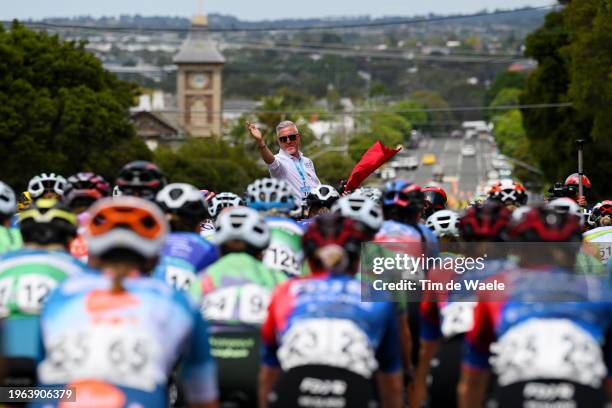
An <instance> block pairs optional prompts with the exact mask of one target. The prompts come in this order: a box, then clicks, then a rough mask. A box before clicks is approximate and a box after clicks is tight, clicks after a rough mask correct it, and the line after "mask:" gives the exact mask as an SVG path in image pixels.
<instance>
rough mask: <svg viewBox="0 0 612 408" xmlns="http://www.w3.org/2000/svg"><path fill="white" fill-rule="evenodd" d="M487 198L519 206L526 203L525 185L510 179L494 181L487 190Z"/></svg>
mask: <svg viewBox="0 0 612 408" xmlns="http://www.w3.org/2000/svg"><path fill="white" fill-rule="evenodd" d="M489 198H491V199H493V200H498V201H501V202H502V203H504V204H505V205H510V204H514V205H518V206H521V205H525V204H527V192H526V191H525V187H523V185H522V184H521V183H520V182H518V181H515V180H510V179H504V180H501V181H499V182H497V183H495V184H494V185H493V186H492V187H491V190H490V191H489Z"/></svg>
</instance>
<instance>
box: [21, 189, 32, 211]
mask: <svg viewBox="0 0 612 408" xmlns="http://www.w3.org/2000/svg"><path fill="white" fill-rule="evenodd" d="M30 204H32V196H31V195H30V192H29V191H24V192H22V193H21V194H19V198H17V210H18V211H23V210H25V209H26V208H28V207H29V206H30Z"/></svg>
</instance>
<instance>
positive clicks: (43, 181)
mask: <svg viewBox="0 0 612 408" xmlns="http://www.w3.org/2000/svg"><path fill="white" fill-rule="evenodd" d="M65 187H66V179H65V178H63V177H62V176H60V175H59V174H55V173H49V174H46V173H42V174H40V175H38V176H34V177H32V179H31V180H30V182H29V183H28V192H29V193H30V196H31V197H32V199H33V200H35V199H37V198H40V197H42V195H43V194H45V192H46V191H47V192H49V191H52V192H54V193H55V194H57V195H59V196H60V197H63V196H64V188H65Z"/></svg>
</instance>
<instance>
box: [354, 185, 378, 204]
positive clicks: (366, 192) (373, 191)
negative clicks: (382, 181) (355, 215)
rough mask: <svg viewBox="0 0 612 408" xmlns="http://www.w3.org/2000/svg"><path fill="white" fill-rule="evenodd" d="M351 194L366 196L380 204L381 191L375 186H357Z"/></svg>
mask: <svg viewBox="0 0 612 408" xmlns="http://www.w3.org/2000/svg"><path fill="white" fill-rule="evenodd" d="M353 194H359V195H363V196H366V197H368V198H369V199H370V200H372V201H374V202H376V203H377V204H380V198H381V197H382V191H380V189H378V188H376V187H370V186H365V187H359V188H357V189H356V190H355V192H354V193H353Z"/></svg>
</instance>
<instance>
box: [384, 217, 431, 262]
mask: <svg viewBox="0 0 612 408" xmlns="http://www.w3.org/2000/svg"><path fill="white" fill-rule="evenodd" d="M406 238H408V239H411V240H414V242H426V243H427V255H429V256H438V254H439V253H440V249H439V246H438V238H437V237H436V236H435V235H434V233H433V232H432V231H431V230H430V229H429V228H428V227H427V226H426V225H423V224H416V225H408V224H403V223H401V222H398V221H393V220H387V221H384V222H383V223H382V225H381V227H380V230H379V231H378V233H377V234H376V238H375V240H376V241H379V242H383V241H387V242H393V241H394V240H397V239H406Z"/></svg>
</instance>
